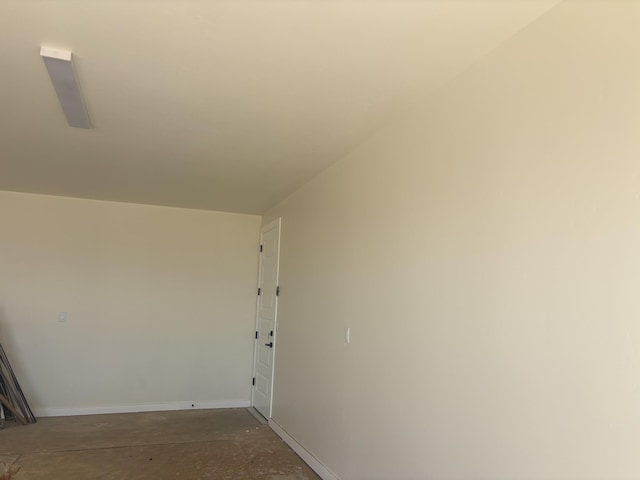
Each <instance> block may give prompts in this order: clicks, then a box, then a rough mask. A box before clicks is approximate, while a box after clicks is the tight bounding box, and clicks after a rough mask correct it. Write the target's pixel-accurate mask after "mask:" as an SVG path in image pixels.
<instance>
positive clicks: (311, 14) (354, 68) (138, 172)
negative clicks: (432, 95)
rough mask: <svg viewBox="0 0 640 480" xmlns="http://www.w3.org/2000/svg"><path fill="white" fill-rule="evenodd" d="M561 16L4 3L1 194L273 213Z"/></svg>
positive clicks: (274, 1) (544, 6) (547, 4)
mask: <svg viewBox="0 0 640 480" xmlns="http://www.w3.org/2000/svg"><path fill="white" fill-rule="evenodd" d="M556 3H558V2H557V0H553V1H552V0H548V1H547V0H539V1H538V0H492V1H489V0H486V1H485V0H448V1H447V0H443V1H437V0H424V1H418V0H414V1H409V0H359V1H356V0H341V1H339V0H288V1H281V0H260V1H245V0H234V1H215V0H209V1H204V0H172V1H164V0H148V1H139V0H101V1H98V0H77V1H67V0H44V1H32V0H15V1H14V0H3V1H2V3H1V4H0V69H1V75H0V189H1V190H11V191H21V192H32V193H45V194H52V195H64V196H72V197H80V198H92V199H101V200H114V201H123V202H132V203H145V204H155V205H166V206H175V207H186V208H198V209H208V210H222V211H229V212H240V213H254V214H259V213H261V212H263V211H264V210H265V209H266V208H268V207H269V206H271V205H273V204H274V203H275V202H277V201H278V200H280V199H282V198H284V197H285V196H286V195H288V194H289V193H291V192H293V191H294V190H295V189H297V188H298V187H299V186H300V185H302V184H303V183H305V182H306V181H308V180H309V179H310V178H311V177H313V176H314V175H316V174H317V173H318V172H320V171H322V170H323V169H324V168H326V167H327V166H328V165H329V164H331V163H332V162H334V161H336V160H337V159H339V158H340V157H341V156H342V155H344V154H345V153H346V152H348V151H349V150H350V149H353V148H354V147H355V146H356V145H357V144H358V143H360V142H362V141H363V140H364V139H365V138H366V137H367V136H368V135H370V134H371V133H372V132H373V131H374V130H375V129H376V128H379V126H380V125H382V124H383V123H384V121H385V119H386V118H388V117H389V116H390V115H391V114H393V112H394V111H395V110H396V109H397V108H399V106H401V105H406V104H407V103H410V101H411V98H413V97H414V95H418V93H420V94H422V95H424V93H425V92H427V93H428V92H429V91H433V90H434V89H436V88H437V87H438V86H440V85H442V84H443V83H444V82H446V81H447V80H450V79H452V78H453V77H455V76H456V75H458V74H459V73H460V72H461V71H463V70H465V69H466V68H469V66H471V65H472V64H473V63H474V62H475V61H476V60H477V59H478V58H479V57H481V56H482V55H484V54H486V53H487V52H489V51H491V50H492V49H494V48H495V47H496V46H498V45H499V44H500V43H501V42H503V41H505V40H506V39H508V38H509V37H511V36H512V35H513V34H515V33H517V32H518V31H519V30H521V29H522V28H523V27H525V26H526V25H527V24H529V23H531V22H532V21H534V20H535V19H536V18H538V17H539V16H540V15H542V14H543V13H544V12H545V11H547V10H548V9H550V8H551V7H553V6H554V5H555V4H556ZM41 45H44V46H49V47H55V48H61V49H66V50H71V51H72V52H73V54H74V57H75V65H76V69H77V73H78V77H79V80H80V84H81V88H82V91H83V95H84V97H85V101H86V104H87V108H88V110H89V115H90V117H91V121H92V124H93V125H94V128H93V129H91V130H82V129H74V128H71V127H69V126H68V125H67V123H66V121H65V118H64V115H63V113H62V109H61V108H60V105H59V104H58V101H57V97H56V96H55V92H54V90H53V87H52V85H51V83H50V81H49V77H48V75H47V72H46V69H45V67H44V64H43V61H42V59H41V58H40V56H39V50H40V46H41Z"/></svg>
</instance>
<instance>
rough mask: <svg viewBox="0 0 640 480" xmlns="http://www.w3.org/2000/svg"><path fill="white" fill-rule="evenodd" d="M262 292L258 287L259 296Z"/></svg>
mask: <svg viewBox="0 0 640 480" xmlns="http://www.w3.org/2000/svg"><path fill="white" fill-rule="evenodd" d="M261 291H262V290H260V287H258V295H260V292H261Z"/></svg>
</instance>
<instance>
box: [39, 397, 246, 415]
mask: <svg viewBox="0 0 640 480" xmlns="http://www.w3.org/2000/svg"><path fill="white" fill-rule="evenodd" d="M250 404H251V402H250V401H249V400H217V401H211V402H170V403H140V404H131V405H98V406H94V407H69V408H64V407H63V408H60V407H43V408H34V409H33V410H34V413H35V414H36V416H37V417H68V416H72V415H99V414H103V413H133V412H163V411H168V410H204V409H209V408H247V407H249V405H250Z"/></svg>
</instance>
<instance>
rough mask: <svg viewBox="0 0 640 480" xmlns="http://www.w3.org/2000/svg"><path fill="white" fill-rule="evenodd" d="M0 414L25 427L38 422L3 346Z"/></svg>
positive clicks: (0, 353)
mask: <svg viewBox="0 0 640 480" xmlns="http://www.w3.org/2000/svg"><path fill="white" fill-rule="evenodd" d="M0 413H1V414H2V417H3V418H4V419H5V420H15V421H17V422H20V423H22V424H23V425H26V424H27V423H35V422H36V417H35V416H34V415H33V412H32V411H31V408H29V404H28V403H27V399H26V398H25V397H24V393H22V389H21V388H20V384H19V383H18V379H17V378H16V376H15V374H14V373H13V369H12V368H11V364H10V363H9V359H8V358H7V354H6V353H5V352H4V348H2V345H0Z"/></svg>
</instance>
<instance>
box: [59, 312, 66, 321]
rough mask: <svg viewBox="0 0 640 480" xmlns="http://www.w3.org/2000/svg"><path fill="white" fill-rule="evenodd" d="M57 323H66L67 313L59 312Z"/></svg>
mask: <svg viewBox="0 0 640 480" xmlns="http://www.w3.org/2000/svg"><path fill="white" fill-rule="evenodd" d="M58 321H59V322H66V321H67V312H60V313H59V314H58Z"/></svg>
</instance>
